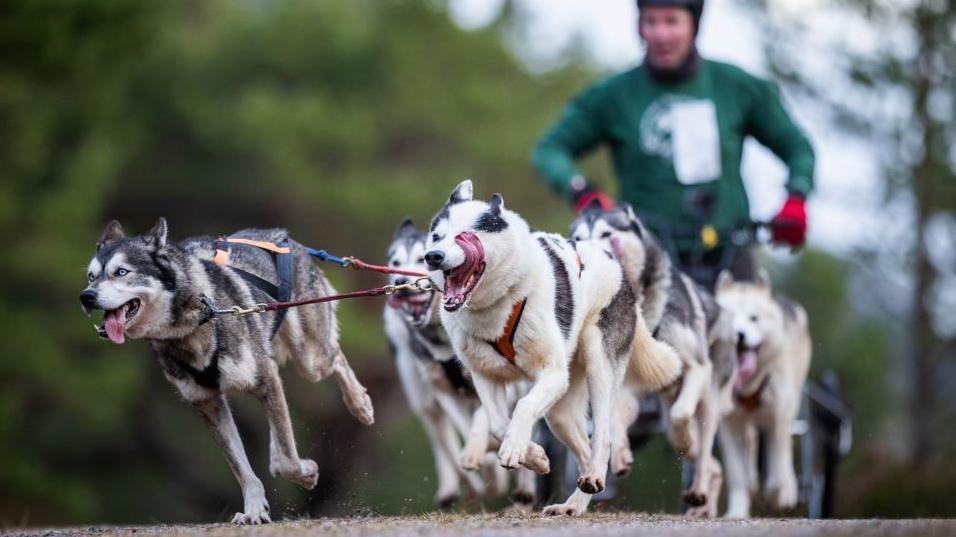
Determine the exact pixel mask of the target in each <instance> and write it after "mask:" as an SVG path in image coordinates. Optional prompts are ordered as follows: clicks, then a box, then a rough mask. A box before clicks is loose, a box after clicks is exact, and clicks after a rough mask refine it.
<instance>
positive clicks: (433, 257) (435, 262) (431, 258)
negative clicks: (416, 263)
mask: <svg viewBox="0 0 956 537" xmlns="http://www.w3.org/2000/svg"><path fill="white" fill-rule="evenodd" d="M443 261H445V252H442V251H441V250H432V251H430V252H428V253H427V254H425V262H426V263H428V268H430V269H432V270H437V269H438V268H440V267H441V264H442V262H443Z"/></svg>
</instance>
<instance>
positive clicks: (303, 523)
mask: <svg viewBox="0 0 956 537" xmlns="http://www.w3.org/2000/svg"><path fill="white" fill-rule="evenodd" d="M0 534H2V535H29V536H44V537H60V536H69V537H72V536H76V535H98V536H104V537H112V536H119V535H136V536H143V535H146V536H160V535H162V536H165V535H196V536H208V537H214V536H231V535H262V536H276V537H279V536H297V535H322V536H326V535H327V536H330V537H340V536H341V537H367V536H368V537H371V536H375V537H398V536H415V537H431V536H434V537H439V536H446V535H448V536H463V537H471V536H476V537H477V536H479V535H480V536H484V535H489V536H501V537H507V536H515V537H592V536H593V537H617V536H635V537H643V536H647V537H651V536H654V537H696V536H701V537H704V536H707V537H717V536H722V535H743V536H754V537H791V536H792V537H798V536H799V537H803V536H827V537H830V536H854V537H856V536H861V537H877V536H879V537H882V536H894V537H896V536H907V537H909V536H913V537H916V536H919V537H924V536H926V537H935V536H939V537H949V536H953V535H956V521H954V520H828V521H822V520H803V519H790V520H777V519H762V520H752V521H724V520H717V521H700V520H687V519H682V518H679V517H673V516H661V515H645V514H637V513H593V514H588V515H586V516H584V517H581V518H576V519H568V518H543V517H540V516H538V515H498V514H488V515H454V514H437V515H427V516H422V517H363V518H336V519H317V520H297V521H283V522H279V523H274V524H270V525H266V526H259V527H237V526H232V525H229V524H204V525H176V526H135V527H133V526H131V527H108V526H96V527H85V528H49V529H40V528H38V529H12V528H7V529H4V530H0Z"/></svg>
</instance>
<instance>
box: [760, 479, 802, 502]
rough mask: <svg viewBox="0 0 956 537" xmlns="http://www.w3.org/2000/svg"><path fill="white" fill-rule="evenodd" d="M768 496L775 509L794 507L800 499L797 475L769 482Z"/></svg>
mask: <svg viewBox="0 0 956 537" xmlns="http://www.w3.org/2000/svg"><path fill="white" fill-rule="evenodd" d="M766 496H767V499H768V500H770V503H771V504H772V505H773V507H774V508H775V509H779V510H785V509H791V508H793V507H794V506H796V505H797V500H798V499H799V491H798V490H797V479H796V477H794V476H793V475H790V476H788V477H786V478H783V479H781V480H779V481H775V482H768V483H767V494H766Z"/></svg>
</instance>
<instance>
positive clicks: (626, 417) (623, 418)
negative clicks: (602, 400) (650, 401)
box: [611, 386, 640, 477]
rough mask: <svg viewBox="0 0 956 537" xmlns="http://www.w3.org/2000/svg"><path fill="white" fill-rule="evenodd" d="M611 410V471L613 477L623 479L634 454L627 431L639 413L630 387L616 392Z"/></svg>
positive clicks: (637, 402) (638, 403) (635, 397)
mask: <svg viewBox="0 0 956 537" xmlns="http://www.w3.org/2000/svg"><path fill="white" fill-rule="evenodd" d="M613 409H614V412H612V413H611V471H612V472H614V475H616V476H619V477H623V476H626V475H627V474H628V473H629V472H630V471H631V465H633V464H634V453H633V451H632V450H631V441H630V439H629V438H628V436H627V430H628V429H629V428H630V427H631V424H632V423H634V421H635V420H636V419H637V415H638V413H639V412H640V401H638V399H637V396H636V394H635V393H634V389H633V388H632V387H631V386H622V387H621V389H619V390H616V393H615V401H614V403H613Z"/></svg>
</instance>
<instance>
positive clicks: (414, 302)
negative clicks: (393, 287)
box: [388, 291, 434, 326]
mask: <svg viewBox="0 0 956 537" xmlns="http://www.w3.org/2000/svg"><path fill="white" fill-rule="evenodd" d="M433 296H434V293H433V292H432V291H417V292H410V293H398V294H394V295H390V296H389V297H388V304H389V306H391V307H393V308H397V309H400V310H402V313H403V314H404V315H405V317H406V318H407V319H408V320H409V321H411V323H412V325H414V326H423V325H424V324H425V323H426V322H427V321H428V310H429V309H430V308H431V305H432V297H433Z"/></svg>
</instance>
